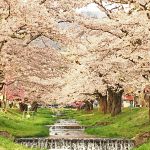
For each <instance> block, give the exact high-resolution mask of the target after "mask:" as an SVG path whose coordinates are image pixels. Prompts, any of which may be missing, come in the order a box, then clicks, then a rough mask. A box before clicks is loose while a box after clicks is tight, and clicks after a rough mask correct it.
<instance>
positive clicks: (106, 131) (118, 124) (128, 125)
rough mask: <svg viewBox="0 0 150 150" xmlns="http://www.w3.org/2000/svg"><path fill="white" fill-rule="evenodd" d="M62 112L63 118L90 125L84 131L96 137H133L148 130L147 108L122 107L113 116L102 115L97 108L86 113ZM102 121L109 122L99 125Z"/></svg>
mask: <svg viewBox="0 0 150 150" xmlns="http://www.w3.org/2000/svg"><path fill="white" fill-rule="evenodd" d="M64 112H65V118H75V119H76V120H78V121H80V123H81V124H82V125H87V126H91V127H88V128H87V129H86V132H87V133H88V134H92V135H95V136H97V137H125V138H133V137H134V136H135V135H136V134H139V133H142V132H145V131H150V124H149V123H148V109H147V108H134V109H124V110H123V112H122V113H121V114H119V115H117V116H115V117H111V116H110V114H106V115H104V114H102V113H100V112H99V111H97V110H94V111H93V112H88V113H87V112H85V111H76V110H65V111H64ZM103 122H108V123H109V124H108V125H105V126H104V125H101V123H103ZM98 124H100V125H98Z"/></svg>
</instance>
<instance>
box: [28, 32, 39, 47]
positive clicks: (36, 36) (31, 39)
mask: <svg viewBox="0 0 150 150" xmlns="http://www.w3.org/2000/svg"><path fill="white" fill-rule="evenodd" d="M40 36H42V33H38V34H37V35H35V36H32V35H31V37H30V40H29V41H28V42H26V45H25V46H27V45H29V44H30V43H31V42H32V41H34V40H35V39H37V38H38V37H40Z"/></svg>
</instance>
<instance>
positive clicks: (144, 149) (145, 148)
mask: <svg viewBox="0 0 150 150" xmlns="http://www.w3.org/2000/svg"><path fill="white" fill-rule="evenodd" d="M134 150H150V142H148V143H146V144H143V145H141V146H140V147H138V148H135V149H134Z"/></svg>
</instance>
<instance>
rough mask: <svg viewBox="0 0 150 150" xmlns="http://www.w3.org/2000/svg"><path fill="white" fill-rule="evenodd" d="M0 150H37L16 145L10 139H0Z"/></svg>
mask: <svg viewBox="0 0 150 150" xmlns="http://www.w3.org/2000/svg"><path fill="white" fill-rule="evenodd" d="M0 150H35V149H29V148H26V147H25V146H22V145H19V144H15V143H14V142H12V141H11V140H9V139H6V138H2V137H0Z"/></svg>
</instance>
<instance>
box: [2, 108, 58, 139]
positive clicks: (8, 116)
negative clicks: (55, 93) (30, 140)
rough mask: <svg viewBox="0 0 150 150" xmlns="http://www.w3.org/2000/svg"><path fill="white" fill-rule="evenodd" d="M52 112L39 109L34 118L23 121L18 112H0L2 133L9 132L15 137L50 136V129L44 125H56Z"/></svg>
mask: <svg viewBox="0 0 150 150" xmlns="http://www.w3.org/2000/svg"><path fill="white" fill-rule="evenodd" d="M54 121H55V119H54V118H53V117H52V112H50V110H48V109H39V110H38V112H37V113H36V114H35V115H34V118H32V117H31V118H29V119H26V118H25V119H23V118H22V113H20V112H19V111H18V110H13V109H12V110H8V112H7V113H4V112H0V131H7V132H9V133H10V134H12V135H13V136H15V137H35V136H36V137H43V136H48V128H47V127H45V126H44V125H48V124H52V123H54Z"/></svg>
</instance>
